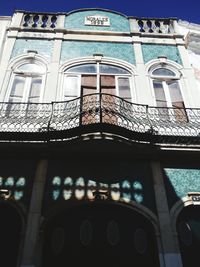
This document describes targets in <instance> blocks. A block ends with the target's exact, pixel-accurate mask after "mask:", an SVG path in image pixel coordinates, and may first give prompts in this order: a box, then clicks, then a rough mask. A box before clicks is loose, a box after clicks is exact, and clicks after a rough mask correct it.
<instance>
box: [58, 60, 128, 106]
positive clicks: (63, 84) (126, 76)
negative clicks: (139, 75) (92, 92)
mask: <svg viewBox="0 0 200 267" xmlns="http://www.w3.org/2000/svg"><path fill="white" fill-rule="evenodd" d="M87 64H94V65H96V66H97V71H96V73H92V72H91V73H84V72H82V73H78V72H77V73H73V72H71V73H70V72H67V69H65V71H64V75H63V81H62V82H61V84H62V90H61V97H60V99H61V101H64V88H65V84H66V77H67V76H69V77H70V76H77V78H78V86H79V88H78V89H77V91H78V96H77V97H81V76H82V75H94V76H96V78H97V84H96V88H97V91H96V93H100V76H102V75H104V76H115V86H116V96H119V86H118V78H129V85H130V97H131V102H132V101H133V77H132V74H131V73H130V74H116V73H100V64H105V65H108V66H109V65H110V66H111V67H112V66H114V67H119V68H122V69H125V68H124V67H121V66H119V65H116V64H114V63H113V64H111V63H109V64H108V63H105V62H101V63H99V62H88V63H80V64H78V63H77V64H76V65H73V67H75V66H78V65H87ZM127 71H128V70H127Z"/></svg>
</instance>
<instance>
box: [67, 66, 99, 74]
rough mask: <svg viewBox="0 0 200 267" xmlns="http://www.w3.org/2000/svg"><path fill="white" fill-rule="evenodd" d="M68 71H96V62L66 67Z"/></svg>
mask: <svg viewBox="0 0 200 267" xmlns="http://www.w3.org/2000/svg"><path fill="white" fill-rule="evenodd" d="M66 72H68V73H97V67H96V64H87V65H79V66H75V67H71V68H69V69H67V71H66Z"/></svg>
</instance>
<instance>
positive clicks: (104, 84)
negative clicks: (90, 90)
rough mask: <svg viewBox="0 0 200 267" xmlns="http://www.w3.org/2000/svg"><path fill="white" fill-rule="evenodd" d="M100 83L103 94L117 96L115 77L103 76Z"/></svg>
mask: <svg viewBox="0 0 200 267" xmlns="http://www.w3.org/2000/svg"><path fill="white" fill-rule="evenodd" d="M100 83H101V84H100V86H101V93H106V94H111V95H115V94H116V89H115V76H111V75H101V80H100Z"/></svg>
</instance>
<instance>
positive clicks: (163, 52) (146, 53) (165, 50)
mask: <svg viewBox="0 0 200 267" xmlns="http://www.w3.org/2000/svg"><path fill="white" fill-rule="evenodd" d="M142 53H143V58H144V62H145V63H147V62H148V61H150V60H152V59H157V58H158V57H160V56H165V57H167V58H168V59H170V60H172V61H175V62H176V63H179V64H181V65H182V60H181V56H180V54H179V51H178V48H177V47H176V46H174V45H155V44H143V45H142Z"/></svg>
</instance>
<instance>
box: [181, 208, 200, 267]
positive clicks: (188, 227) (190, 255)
mask: <svg viewBox="0 0 200 267" xmlns="http://www.w3.org/2000/svg"><path fill="white" fill-rule="evenodd" d="M177 232H178V239H179V245H180V251H181V257H182V262H183V267H191V266H196V264H197V263H198V262H199V258H200V256H199V248H200V206H194V205H190V206H188V207H185V208H184V209H183V210H182V211H181V213H180V214H179V216H178V220H177Z"/></svg>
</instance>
